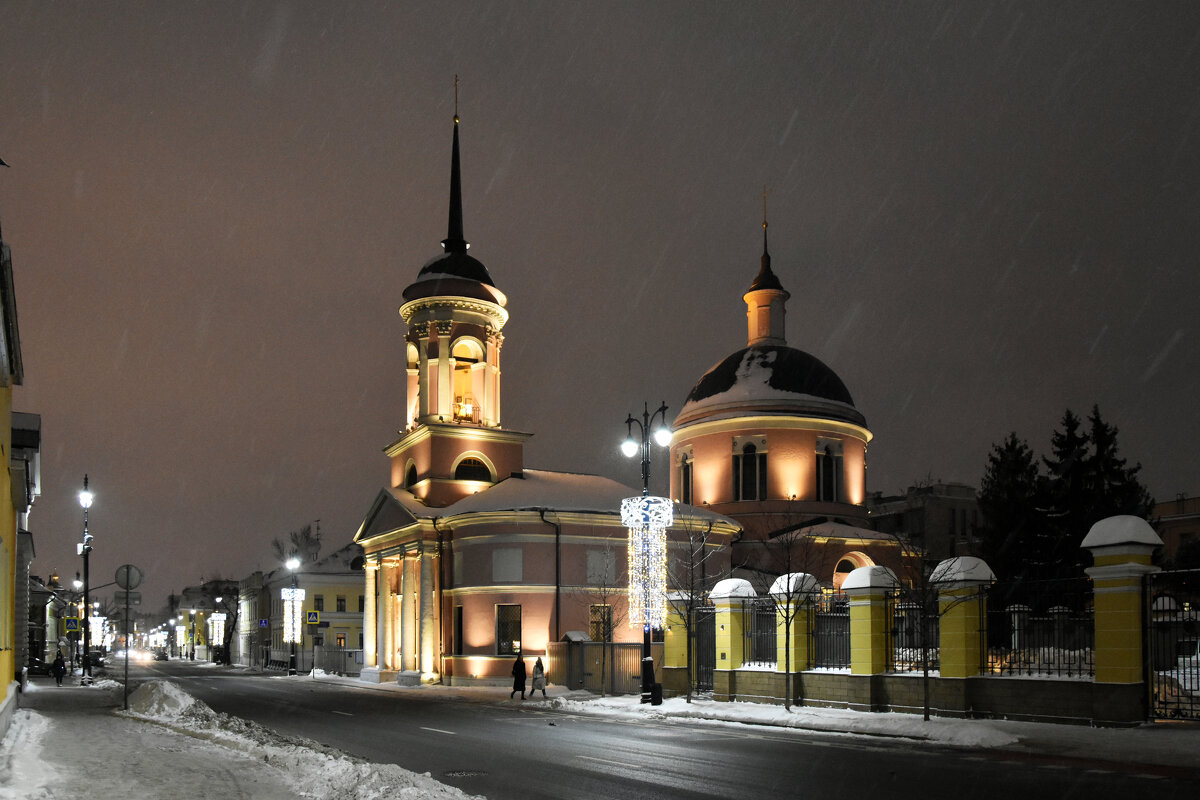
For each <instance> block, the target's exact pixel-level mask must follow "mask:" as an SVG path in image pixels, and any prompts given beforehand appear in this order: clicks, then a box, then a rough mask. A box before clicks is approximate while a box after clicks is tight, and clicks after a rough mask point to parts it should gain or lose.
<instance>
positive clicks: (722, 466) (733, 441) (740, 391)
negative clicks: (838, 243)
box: [671, 214, 903, 595]
mask: <svg viewBox="0 0 1200 800" xmlns="http://www.w3.org/2000/svg"><path fill="white" fill-rule="evenodd" d="M789 297H790V294H789V293H788V291H787V290H786V289H784V288H783V285H782V284H781V283H780V281H779V278H778V277H776V275H775V273H774V272H773V271H772V269H771V256H770V253H769V252H768V250H767V222H766V219H765V214H764V219H763V253H762V259H761V262H760V267H759V271H758V275H757V276H756V277H755V278H754V281H753V282H752V283H751V284H750V288H749V289H748V290H747V291H746V293H745V295H744V296H743V298H742V299H743V301H744V302H745V304H746V320H747V326H748V335H747V341H746V346H745V347H743V348H741V349H739V350H737V351H735V352H734V353H732V354H730V355H729V356H727V357H726V358H724V359H722V360H721V361H720V362H718V363H717V364H716V365H715V366H714V367H712V368H711V369H710V370H709V371H708V372H706V373H705V374H704V375H703V376H702V377H701V378H700V380H699V381H698V382H697V383H696V385H695V386H694V387H693V388H692V390H691V392H690V393H689V394H688V397H687V402H686V403H685V404H684V406H683V409H682V410H681V411H680V412H679V416H677V417H676V418H675V421H674V424H673V425H672V440H671V464H672V470H671V497H672V499H674V500H677V501H679V502H681V503H689V504H693V503H694V504H696V505H699V506H702V507H704V508H706V509H709V510H711V511H715V512H717V513H719V514H722V515H726V516H729V517H731V518H733V519H735V520H737V522H738V523H739V524H740V525H741V526H742V528H743V530H744V532H743V534H742V536H741V537H740V538H739V539H738V540H737V541H736V542H735V543H734V545H733V566H734V575H735V576H736V577H740V578H745V579H747V580H749V581H750V582H751V584H752V585H753V586H754V587H755V588H756V589H757V590H758V592H759V593H760V595H761V594H763V593H765V591H766V590H767V588H768V587H769V586H770V585H771V583H772V581H773V580H774V578H775V577H776V576H778V575H781V574H786V573H791V572H807V573H810V574H812V575H814V576H816V577H817V579H818V580H820V581H821V583H822V585H823V586H824V587H825V588H826V589H827V590H837V589H839V588H840V587H841V582H842V580H843V579H844V578H845V576H846V575H847V574H849V573H850V571H851V570H853V569H855V568H857V567H863V566H870V565H873V564H883V565H886V566H890V567H892V568H893V569H894V570H896V571H897V574H899V573H900V569H899V568H900V566H901V562H902V561H903V558H902V555H901V552H900V551H901V547H900V544H899V541H898V540H897V539H896V538H895V537H892V536H888V535H885V534H879V533H876V532H874V531H872V530H870V529H869V528H868V527H867V509H866V508H865V507H864V505H863V503H864V500H865V499H866V471H867V445H868V444H869V443H870V441H871V431H870V430H869V429H868V428H867V421H866V418H865V417H864V416H863V414H862V412H861V411H859V410H858V409H857V408H856V407H855V405H854V400H853V398H852V397H851V396H850V392H849V391H848V390H847V389H846V385H845V384H844V383H843V382H842V379H841V378H839V377H838V375H837V374H836V373H835V372H834V371H833V370H832V369H830V368H829V367H828V366H826V365H825V364H824V363H823V362H821V361H820V360H819V359H818V358H816V357H815V356H813V355H811V354H809V353H806V352H804V351H802V350H797V349H795V348H793V347H789V346H788V344H787V338H786V335H785V325H784V319H785V310H786V304H787V301H788V298H789Z"/></svg>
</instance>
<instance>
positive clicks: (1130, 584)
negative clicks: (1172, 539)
mask: <svg viewBox="0 0 1200 800" xmlns="http://www.w3.org/2000/svg"><path fill="white" fill-rule="evenodd" d="M1161 545H1162V540H1161V539H1159V538H1158V534H1157V533H1155V532H1154V529H1153V528H1151V527H1150V524H1149V523H1148V522H1146V520H1144V519H1141V518H1140V517H1133V516H1117V517H1109V518H1107V519H1102V520H1100V521H1099V522H1097V523H1096V524H1095V525H1093V526H1092V528H1091V530H1090V531H1088V535H1087V536H1085V537H1084V539H1083V544H1082V547H1084V548H1085V549H1087V550H1090V551H1091V553H1092V560H1093V562H1094V564H1095V565H1094V566H1092V567H1089V568H1088V569H1087V570H1086V572H1087V574H1088V575H1089V576H1091V578H1092V585H1093V593H1094V597H1095V606H1094V608H1095V624H1096V641H1095V644H1094V648H1093V653H1094V657H1095V660H1096V683H1126V684H1140V683H1141V682H1142V681H1143V680H1144V679H1145V672H1144V668H1143V662H1142V638H1143V630H1142V579H1143V577H1144V576H1145V575H1147V574H1149V573H1151V572H1158V571H1159V568H1158V567H1156V566H1153V565H1152V564H1151V563H1150V557H1151V555H1152V554H1153V553H1154V549H1155V548H1156V547H1160V546H1161Z"/></svg>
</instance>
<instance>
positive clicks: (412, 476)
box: [404, 464, 417, 489]
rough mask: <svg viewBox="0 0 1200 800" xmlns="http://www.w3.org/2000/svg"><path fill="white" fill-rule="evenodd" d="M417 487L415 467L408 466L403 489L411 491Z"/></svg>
mask: <svg viewBox="0 0 1200 800" xmlns="http://www.w3.org/2000/svg"><path fill="white" fill-rule="evenodd" d="M416 485H417V465H416V464H409V465H408V472H406V473H404V488H405V489H411V488H412V487H414V486H416Z"/></svg>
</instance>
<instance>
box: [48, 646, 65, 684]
mask: <svg viewBox="0 0 1200 800" xmlns="http://www.w3.org/2000/svg"><path fill="white" fill-rule="evenodd" d="M50 674H51V675H53V676H54V682H55V683H57V684H58V685H59V686H62V682H63V676H64V675H66V674H67V663H66V662H65V661H63V657H62V653H55V654H54V663H53V664H51V665H50Z"/></svg>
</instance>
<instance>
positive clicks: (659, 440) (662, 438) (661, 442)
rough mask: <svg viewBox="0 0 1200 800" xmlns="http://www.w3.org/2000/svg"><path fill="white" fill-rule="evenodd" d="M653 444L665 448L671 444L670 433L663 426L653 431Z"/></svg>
mask: <svg viewBox="0 0 1200 800" xmlns="http://www.w3.org/2000/svg"><path fill="white" fill-rule="evenodd" d="M654 443H655V444H657V445H658V446H659V447H666V446H667V445H669V444H670V443H671V431H670V430H668V429H667V428H666V427H665V426H664V427H662V428H659V429H657V430H656V431H654Z"/></svg>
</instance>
